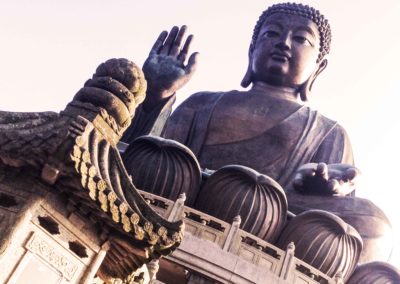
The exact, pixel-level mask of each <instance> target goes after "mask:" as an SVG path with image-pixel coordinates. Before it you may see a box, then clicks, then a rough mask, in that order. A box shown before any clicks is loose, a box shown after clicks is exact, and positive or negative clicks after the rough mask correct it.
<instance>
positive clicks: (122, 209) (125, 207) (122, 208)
mask: <svg viewBox="0 0 400 284" xmlns="http://www.w3.org/2000/svg"><path fill="white" fill-rule="evenodd" d="M119 211H120V212H121V214H126V212H128V205H127V204H126V203H125V202H122V203H121V204H120V205H119Z"/></svg>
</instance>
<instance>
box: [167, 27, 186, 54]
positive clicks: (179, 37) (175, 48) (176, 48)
mask: <svg viewBox="0 0 400 284" xmlns="http://www.w3.org/2000/svg"><path fill="white" fill-rule="evenodd" d="M186 29H187V27H186V26H182V27H181V28H180V30H179V32H178V35H177V36H176V39H175V41H174V43H173V45H172V48H171V50H170V51H169V55H173V56H177V55H178V53H179V49H180V48H181V44H182V39H183V36H184V35H185V32H186Z"/></svg>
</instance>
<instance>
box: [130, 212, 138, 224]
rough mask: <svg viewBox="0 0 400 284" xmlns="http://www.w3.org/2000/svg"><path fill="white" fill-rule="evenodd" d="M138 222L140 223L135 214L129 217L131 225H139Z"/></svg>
mask: <svg viewBox="0 0 400 284" xmlns="http://www.w3.org/2000/svg"><path fill="white" fill-rule="evenodd" d="M139 221H140V217H139V215H138V214H136V213H133V214H132V215H131V222H132V224H133V225H137V224H139Z"/></svg>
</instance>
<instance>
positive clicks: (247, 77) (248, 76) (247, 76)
mask: <svg viewBox="0 0 400 284" xmlns="http://www.w3.org/2000/svg"><path fill="white" fill-rule="evenodd" d="M251 57H252V52H251V51H250V50H249V64H248V65H247V70H246V74H244V77H243V79H242V82H241V83H240V85H241V86H242V87H243V88H247V87H248V86H249V85H250V83H251V82H252V81H253V79H252V75H253V74H252V71H251Z"/></svg>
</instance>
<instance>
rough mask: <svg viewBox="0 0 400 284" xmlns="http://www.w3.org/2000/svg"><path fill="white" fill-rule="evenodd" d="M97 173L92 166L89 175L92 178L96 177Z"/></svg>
mask: <svg viewBox="0 0 400 284" xmlns="http://www.w3.org/2000/svg"><path fill="white" fill-rule="evenodd" d="M96 173H97V171H96V168H95V167H94V166H90V168H89V170H88V174H89V176H90V177H94V176H95V175H96Z"/></svg>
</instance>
